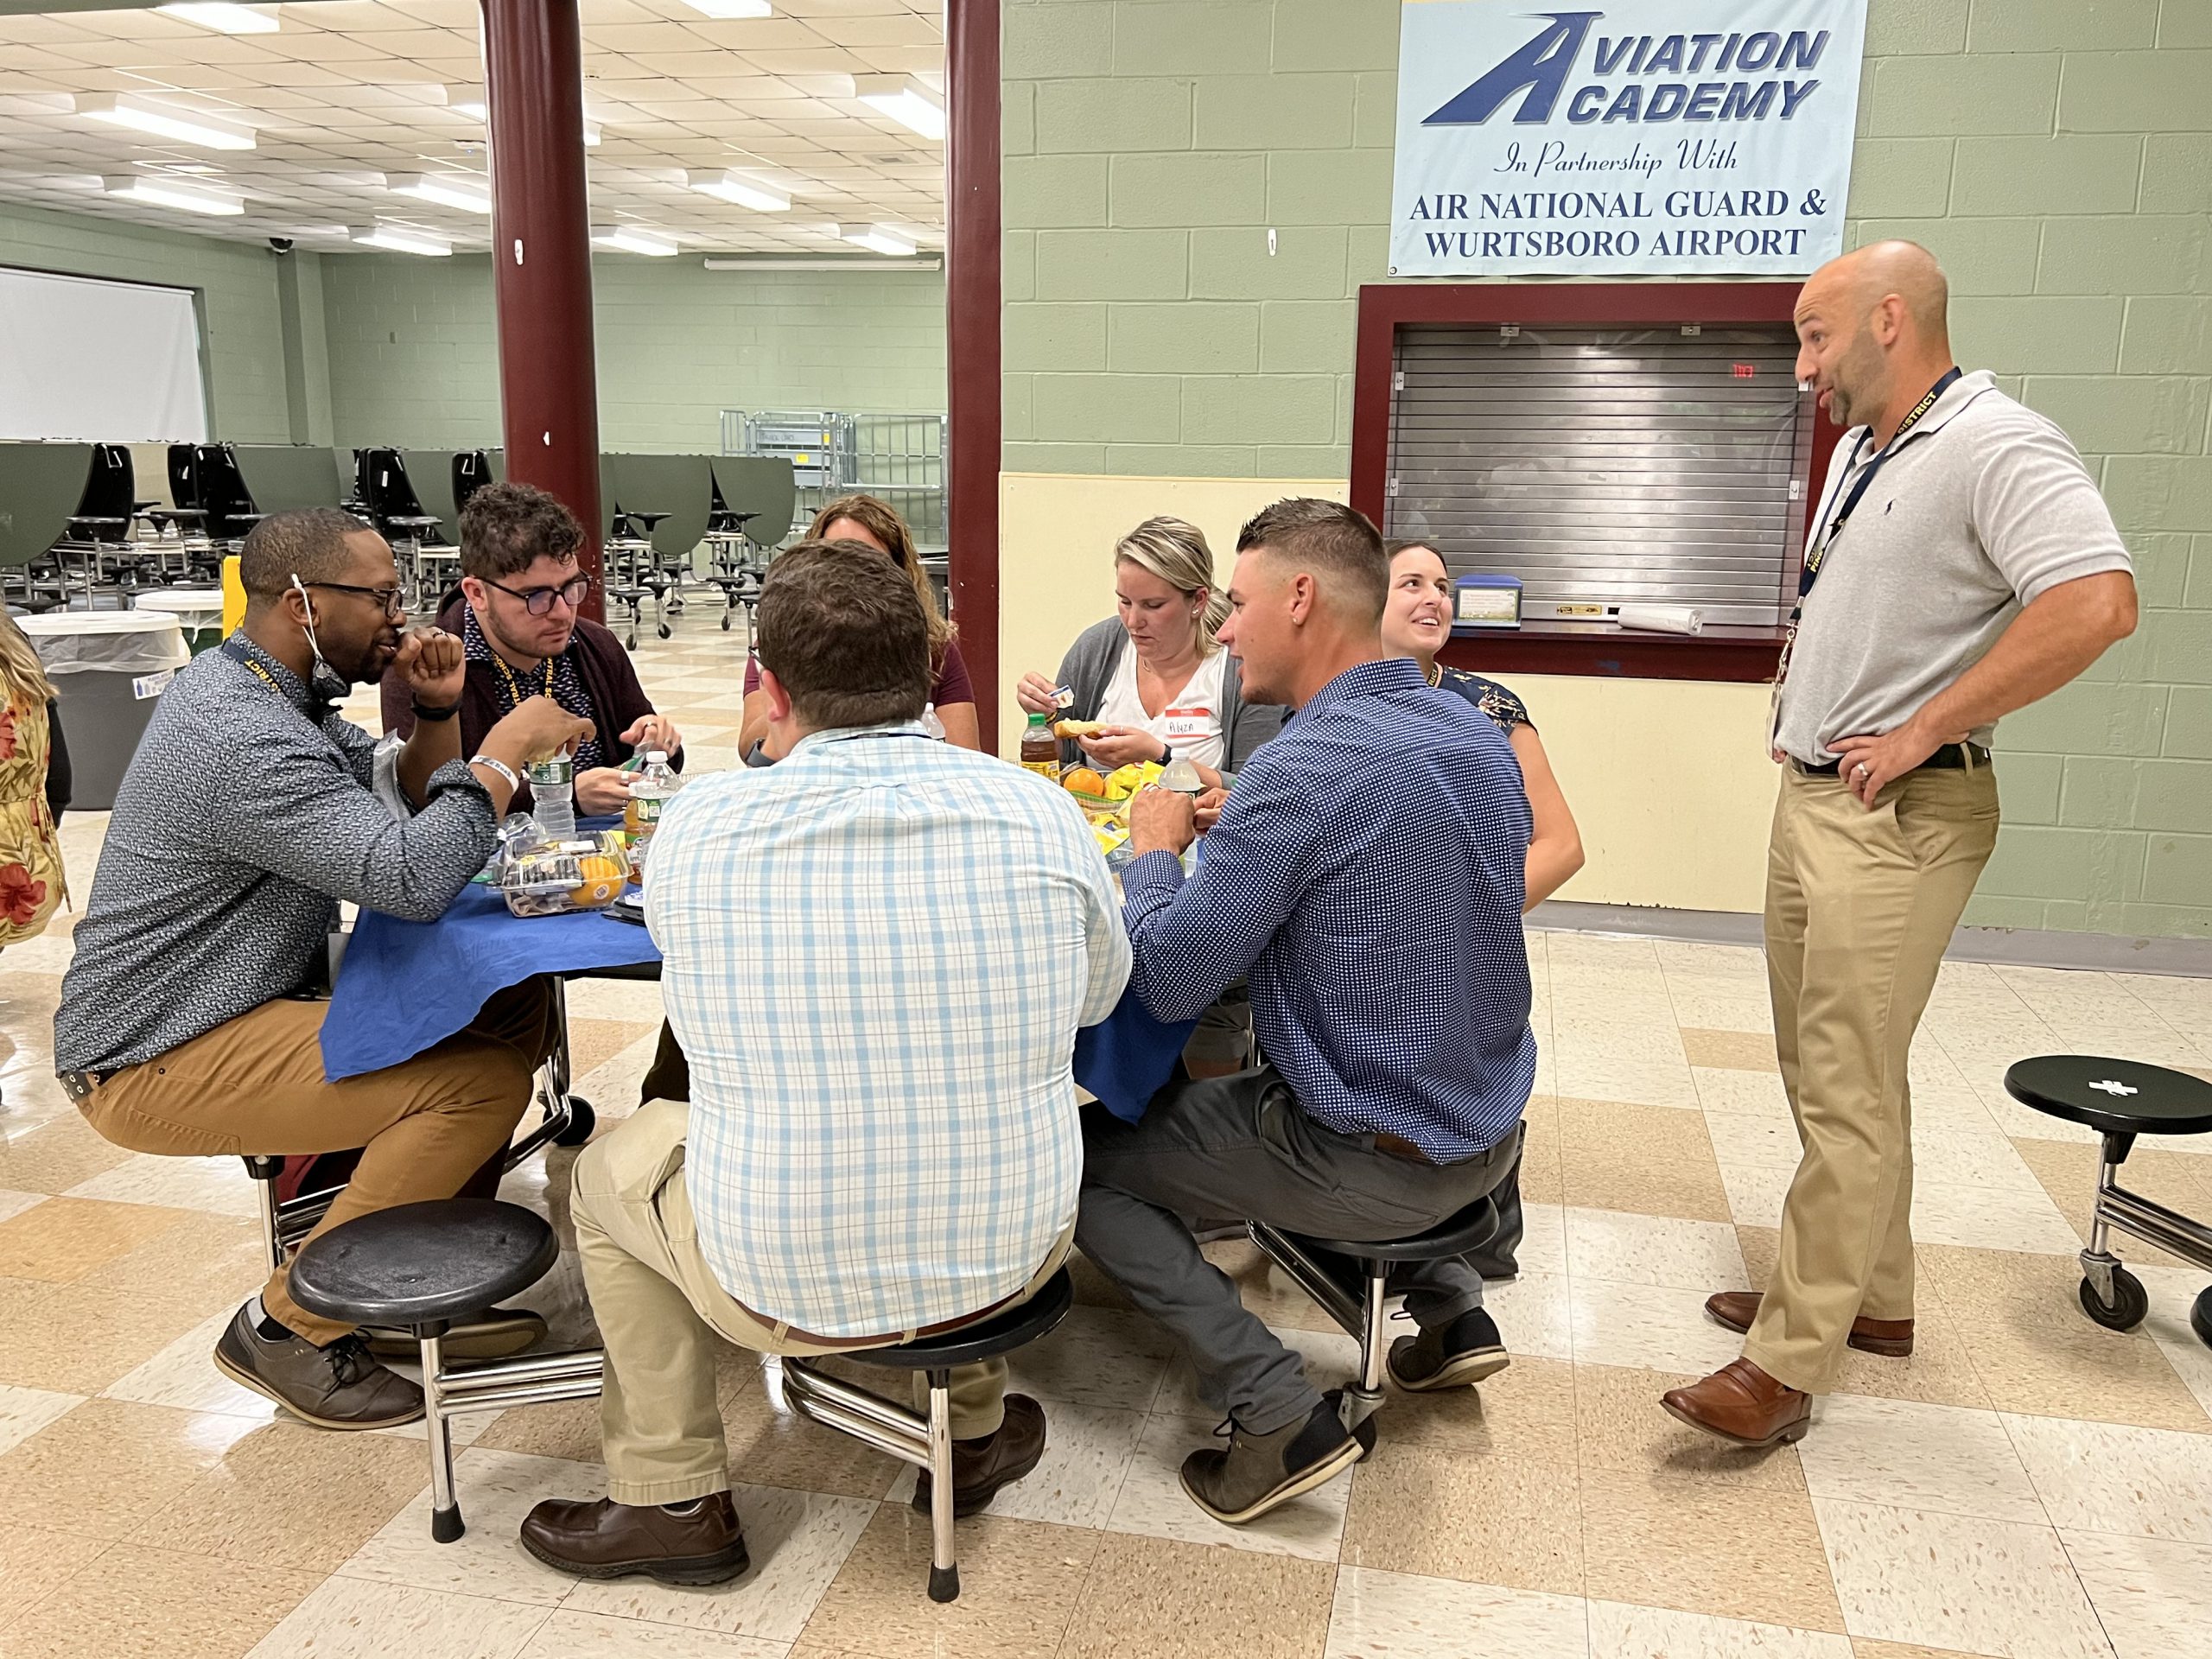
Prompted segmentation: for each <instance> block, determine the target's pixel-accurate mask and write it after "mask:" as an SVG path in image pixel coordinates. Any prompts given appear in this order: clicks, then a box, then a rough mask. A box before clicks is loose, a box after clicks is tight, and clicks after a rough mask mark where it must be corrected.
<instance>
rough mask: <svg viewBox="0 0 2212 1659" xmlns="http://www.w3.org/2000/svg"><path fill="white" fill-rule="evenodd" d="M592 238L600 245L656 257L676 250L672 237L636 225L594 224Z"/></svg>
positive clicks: (658, 257) (664, 256) (665, 255)
mask: <svg viewBox="0 0 2212 1659" xmlns="http://www.w3.org/2000/svg"><path fill="white" fill-rule="evenodd" d="M591 239H592V241H593V243H594V245H597V246H599V247H602V248H614V249H617V250H619V251H621V252H623V253H642V254H647V255H650V256H651V257H653V258H656V259H664V258H666V257H668V256H669V255H670V254H671V253H674V252H675V251H676V244H675V242H674V241H673V240H672V239H671V238H668V237H665V236H663V235H661V234H660V233H659V232H657V231H641V230H639V228H638V227H637V226H634V225H594V226H592V227H591Z"/></svg>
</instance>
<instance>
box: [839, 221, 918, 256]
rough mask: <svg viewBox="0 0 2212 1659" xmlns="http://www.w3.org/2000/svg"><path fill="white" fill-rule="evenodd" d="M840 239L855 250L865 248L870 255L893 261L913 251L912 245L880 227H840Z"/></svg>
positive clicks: (895, 233) (894, 233)
mask: <svg viewBox="0 0 2212 1659" xmlns="http://www.w3.org/2000/svg"><path fill="white" fill-rule="evenodd" d="M837 234H838V236H839V238H842V240H844V241H847V242H849V243H851V244H852V245H854V246H855V247H856V248H866V249H867V250H868V251H869V252H870V253H880V254H884V255H887V257H891V258H894V259H904V258H906V257H909V256H911V255H912V253H913V251H914V245H913V244H912V242H909V241H908V240H907V239H906V238H905V237H903V236H900V235H899V233H898V232H895V231H887V230H885V229H884V228H883V226H880V225H840V226H838V227H837Z"/></svg>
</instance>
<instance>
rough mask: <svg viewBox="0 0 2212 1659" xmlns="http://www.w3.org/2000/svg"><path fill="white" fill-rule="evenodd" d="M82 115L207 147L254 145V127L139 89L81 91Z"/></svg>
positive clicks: (78, 106)
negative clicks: (156, 97) (155, 97)
mask: <svg viewBox="0 0 2212 1659" xmlns="http://www.w3.org/2000/svg"><path fill="white" fill-rule="evenodd" d="M75 105H76V111H77V113H78V114H79V115H86V116H90V117H91V118H92V119H93V120H95V121H105V122H106V123H107V124H108V125H110V126H111V127H128V128H130V130H131V131H133V132H148V133H151V134H153V135H154V136H155V137H157V138H174V139H176V140H177V141H178V142H180V143H187V144H198V145H200V146H201V147H202V148H204V149H252V148H253V129H252V128H251V127H247V126H242V125H240V124H238V123H237V122H234V121H226V120H224V119H223V118H221V117H219V116H213V115H207V114H205V113H203V112H202V111H199V110H187V109H181V108H180V107H179V106H177V105H174V104H159V103H156V102H155V101H154V100H153V99H150V98H141V97H140V96H139V95H138V94H137V93H136V92H101V93H99V94H96V95H94V94H85V93H79V95H78V97H77V99H75Z"/></svg>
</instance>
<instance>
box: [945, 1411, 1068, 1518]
mask: <svg viewBox="0 0 2212 1659" xmlns="http://www.w3.org/2000/svg"><path fill="white" fill-rule="evenodd" d="M1044 1455H1045V1408H1044V1407H1042V1406H1040V1405H1039V1404H1038V1403H1037V1402H1035V1401H1034V1400H1032V1399H1031V1398H1030V1397H1029V1396H1028V1395H1026V1394H1009V1395H1007V1397H1006V1421H1004V1422H1003V1423H1001V1424H1000V1425H999V1430H998V1433H995V1434H986V1435H983V1436H982V1437H981V1438H980V1439H977V1440H955V1441H954V1442H953V1443H952V1513H953V1514H954V1515H955V1516H970V1515H973V1514H975V1513H976V1511H977V1510H981V1509H982V1508H983V1507H984V1506H985V1505H986V1504H988V1503H989V1502H990V1501H991V1500H992V1499H993V1498H994V1497H997V1496H998V1492H999V1488H1000V1487H1001V1486H1010V1485H1012V1484H1014V1482H1015V1481H1017V1480H1020V1478H1022V1477H1023V1476H1024V1475H1026V1474H1027V1473H1028V1472H1029V1471H1031V1470H1033V1469H1034V1468H1035V1467H1036V1466H1037V1464H1038V1460H1039V1459H1041V1458H1042V1457H1043V1456H1044ZM930 1494H931V1484H930V1472H929V1471H928V1470H926V1469H925V1470H923V1471H922V1474H921V1478H920V1479H918V1480H917V1481H916V1482H915V1483H914V1510H915V1513H916V1514H918V1515H927V1514H928V1513H929V1512H930Z"/></svg>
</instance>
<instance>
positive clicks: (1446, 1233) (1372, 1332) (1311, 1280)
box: [1249, 1197, 1503, 1428]
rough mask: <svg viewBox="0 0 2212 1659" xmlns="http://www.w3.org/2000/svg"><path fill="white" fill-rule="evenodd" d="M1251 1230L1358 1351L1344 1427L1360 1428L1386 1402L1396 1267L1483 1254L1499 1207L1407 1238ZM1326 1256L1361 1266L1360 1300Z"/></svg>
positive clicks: (1487, 1203) (1474, 1209) (1488, 1205)
mask: <svg viewBox="0 0 2212 1659" xmlns="http://www.w3.org/2000/svg"><path fill="white" fill-rule="evenodd" d="M1249 1229H1250V1231H1251V1235H1252V1242H1253V1243H1255V1244H1257V1245H1258V1246H1259V1247H1260V1248H1261V1249H1262V1250H1264V1251H1266V1252H1267V1254H1268V1257H1269V1259H1270V1260H1272V1261H1273V1262H1274V1263H1275V1265H1276V1266H1278V1267H1280V1268H1281V1269H1282V1270H1283V1271H1284V1272H1285V1273H1287V1274H1289V1275H1290V1276H1291V1277H1292V1278H1294V1279H1295V1280H1297V1281H1298V1282H1299V1284H1300V1287H1303V1288H1304V1290H1305V1292H1306V1294H1307V1295H1309V1296H1311V1297H1312V1298H1313V1300H1315V1301H1316V1302H1318V1303H1319V1304H1320V1305H1321V1307H1322V1309H1323V1311H1324V1312H1325V1313H1328V1315H1329V1316H1330V1317H1331V1318H1332V1319H1335V1320H1336V1322H1337V1323H1338V1325H1342V1326H1344V1329H1345V1331H1346V1332H1349V1333H1350V1334H1351V1337H1352V1338H1353V1339H1354V1340H1355V1341H1357V1343H1358V1344H1359V1380H1358V1382H1357V1383H1352V1384H1351V1386H1349V1387H1348V1388H1346V1389H1344V1418H1345V1424H1344V1426H1345V1427H1347V1428H1357V1427H1359V1426H1360V1424H1361V1423H1362V1422H1363V1421H1365V1420H1366V1419H1367V1418H1368V1417H1369V1416H1370V1415H1372V1414H1373V1413H1374V1411H1375V1408H1376V1407H1378V1406H1380V1405H1381V1404H1382V1403H1383V1360H1384V1358H1385V1357H1386V1351H1387V1349H1388V1345H1389V1344H1386V1343H1385V1342H1384V1341H1383V1324H1384V1315H1383V1303H1384V1302H1385V1301H1386V1300H1388V1299H1389V1294H1390V1289H1389V1277H1390V1268H1392V1266H1393V1265H1395V1263H1398V1262H1437V1261H1441V1260H1443V1259H1444V1258H1445V1257H1446V1256H1452V1255H1466V1254H1468V1253H1469V1252H1470V1251H1472V1250H1478V1249H1481V1248H1482V1247H1483V1246H1484V1244H1487V1243H1489V1242H1490V1240H1491V1236H1492V1235H1493V1234H1495V1233H1496V1232H1497V1205H1495V1204H1493V1203H1492V1202H1491V1200H1490V1198H1487V1197H1484V1198H1477V1199H1476V1200H1475V1201H1474V1202H1473V1203H1472V1204H1471V1205H1468V1206H1467V1207H1466V1208H1465V1209H1464V1210H1462V1211H1459V1213H1458V1214H1457V1215H1453V1216H1448V1217H1446V1218H1445V1219H1444V1220H1442V1221H1440V1222H1439V1223H1437V1224H1436V1225H1435V1226H1433V1227H1432V1228H1430V1229H1429V1230H1427V1232H1424V1233H1415V1234H1413V1235H1412V1236H1409V1237H1406V1238H1393V1239H1380V1240H1378V1239H1371V1238H1366V1239H1351V1238H1317V1237H1314V1236H1312V1235H1310V1234H1306V1233H1292V1232H1286V1231H1284V1230H1281V1228H1277V1227H1269V1226H1268V1225H1266V1224H1263V1223H1261V1222H1256V1221H1255V1222H1252V1223H1250V1224H1249ZM1325 1256H1336V1257H1339V1258H1341V1257H1345V1256H1349V1257H1351V1259H1352V1260H1353V1261H1355V1262H1358V1263H1359V1267H1360V1274H1361V1278H1362V1280H1363V1285H1362V1287H1361V1290H1360V1294H1358V1295H1357V1297H1355V1296H1354V1295H1353V1294H1351V1292H1350V1291H1349V1290H1347V1289H1346V1288H1345V1287H1344V1284H1343V1283H1342V1282H1341V1281H1339V1280H1338V1277H1337V1275H1336V1274H1334V1273H1332V1272H1331V1271H1330V1269H1329V1265H1328V1263H1327V1262H1326V1261H1325V1260H1324V1259H1323V1258H1324V1257H1325ZM1500 1369H1503V1362H1501V1364H1500ZM1475 1380H1476V1381H1480V1380H1481V1379H1480V1378H1477V1379H1475Z"/></svg>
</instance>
